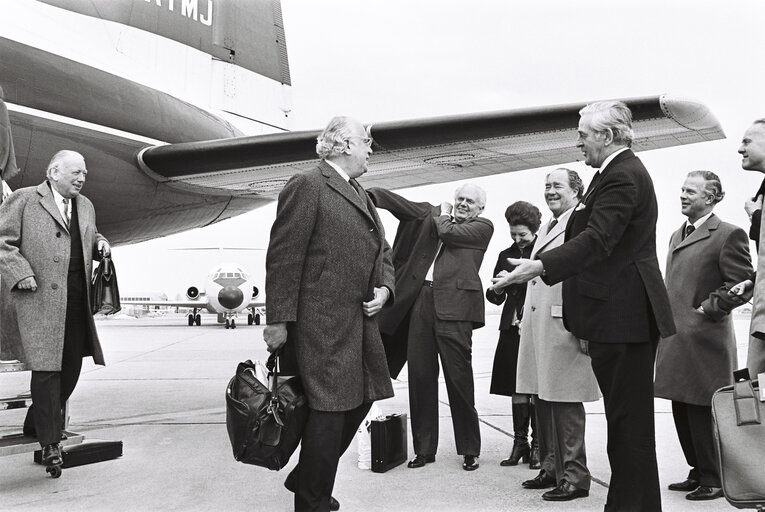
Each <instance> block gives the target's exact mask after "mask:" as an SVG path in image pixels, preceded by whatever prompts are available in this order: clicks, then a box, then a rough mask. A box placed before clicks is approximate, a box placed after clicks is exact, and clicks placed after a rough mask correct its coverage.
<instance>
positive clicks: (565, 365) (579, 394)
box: [516, 210, 600, 402]
mask: <svg viewBox="0 0 765 512" xmlns="http://www.w3.org/2000/svg"><path fill="white" fill-rule="evenodd" d="M570 216H571V210H569V211H567V212H565V213H563V214H562V215H561V216H560V218H559V219H558V222H557V223H556V225H555V226H553V228H552V229H551V230H550V231H549V232H548V229H549V223H547V224H545V225H544V226H542V229H540V230H539V233H538V234H537V241H536V243H535V244H534V248H533V249H532V251H531V259H534V258H536V257H537V255H538V254H540V253H544V251H548V250H550V249H554V248H555V247H558V246H559V245H561V244H562V243H563V239H564V237H565V232H566V223H567V222H568V219H569V217H570ZM526 286H527V290H526V302H525V304H524V305H523V319H522V321H521V345H520V348H519V349H518V370H517V381H516V391H517V392H518V393H525V394H532V395H539V398H541V399H542V400H546V401H548V402H591V401H594V400H597V399H598V398H600V390H599V388H598V382H597V380H596V379H595V373H594V372H593V371H592V365H591V364H590V358H589V357H587V356H586V355H585V354H584V353H583V352H582V351H581V349H580V348H579V339H577V337H576V336H574V335H573V334H571V333H570V332H569V331H567V330H566V328H565V327H564V326H563V285H562V284H561V283H556V284H554V285H552V286H548V285H546V284H545V283H544V282H543V281H542V279H540V278H539V277H535V278H534V279H532V280H531V281H529V282H528V283H527V284H526Z"/></svg>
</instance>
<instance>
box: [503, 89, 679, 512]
mask: <svg viewBox="0 0 765 512" xmlns="http://www.w3.org/2000/svg"><path fill="white" fill-rule="evenodd" d="M579 115H580V116H581V118H580V120H579V130H578V132H579V135H578V138H577V147H578V148H579V149H581V151H582V152H583V153H584V158H585V163H586V164H587V165H589V166H590V167H594V168H597V169H599V171H598V172H597V173H596V174H595V177H594V178H593V179H592V182H591V183H590V187H589V189H588V190H587V193H586V194H585V195H584V197H583V198H582V201H581V202H580V203H579V205H577V207H576V208H575V209H574V212H573V213H572V214H571V219H570V221H569V223H568V226H567V228H566V242H565V243H564V244H563V245H561V246H560V247H557V248H555V249H552V250H550V251H547V252H544V253H542V254H539V255H538V259H535V260H517V261H516V263H517V264H518V266H517V267H516V268H515V270H513V272H511V273H510V274H508V275H507V276H505V277H503V278H499V279H494V280H493V281H495V286H497V285H499V286H506V285H508V284H511V283H517V282H526V281H528V280H530V279H532V278H534V277H537V276H540V275H541V276H542V279H543V280H544V281H545V282H546V283H547V284H554V283H558V282H560V281H563V321H564V325H565V326H566V328H567V329H568V330H570V331H571V332H572V333H573V334H574V335H575V336H576V337H577V338H579V339H580V344H581V346H582V350H584V351H585V352H588V353H589V355H590V357H591V360H592V368H593V371H594V372H595V377H596V378H597V380H598V384H599V386H600V389H601V391H602V392H603V400H604V403H605V409H606V420H607V422H608V458H609V462H610V464H611V482H610V485H609V489H608V499H607V501H606V506H605V510H606V512H610V511H619V512H628V511H645V512H658V511H660V510H661V495H660V491H659V477H658V469H657V465H656V439H655V429H654V406H653V363H654V357H655V353H656V345H657V343H658V340H659V336H660V335H661V336H662V337H667V336H670V335H672V334H674V332H675V325H674V321H673V319H672V310H671V309H670V304H669V299H668V297H667V290H666V288H665V287H664V281H663V279H662V276H661V271H660V270H659V263H658V260H657V257H656V219H657V211H658V208H657V204H656V195H655V193H654V188H653V182H652V181H651V177H650V176H649V174H648V171H647V170H646V168H645V167H644V166H643V164H642V162H641V161H640V160H639V159H638V158H637V157H636V156H635V154H634V153H633V152H632V151H631V150H630V149H629V148H630V145H631V144H632V137H633V133H632V113H631V112H630V110H629V108H628V107H627V106H626V105H625V104H623V103H621V102H615V101H606V102H598V103H593V104H590V105H587V106H586V107H584V108H583V109H582V110H581V111H580V112H579Z"/></svg>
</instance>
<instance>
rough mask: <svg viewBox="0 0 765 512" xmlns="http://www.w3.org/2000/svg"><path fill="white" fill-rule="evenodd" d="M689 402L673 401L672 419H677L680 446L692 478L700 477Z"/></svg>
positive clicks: (689, 476) (676, 426) (676, 428)
mask: <svg viewBox="0 0 765 512" xmlns="http://www.w3.org/2000/svg"><path fill="white" fill-rule="evenodd" d="M687 405H688V404H685V403H683V402H676V401H674V400H673V401H672V419H673V420H674V421H675V431H677V439H678V441H680V448H682V449H683V455H684V456H685V462H686V463H688V465H689V466H690V467H691V469H690V471H689V472H688V478H690V479H691V480H698V479H699V470H698V466H699V464H698V460H697V459H696V450H695V449H694V447H693V436H692V434H691V425H690V420H689V417H688V407H687Z"/></svg>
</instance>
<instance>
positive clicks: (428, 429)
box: [407, 285, 481, 456]
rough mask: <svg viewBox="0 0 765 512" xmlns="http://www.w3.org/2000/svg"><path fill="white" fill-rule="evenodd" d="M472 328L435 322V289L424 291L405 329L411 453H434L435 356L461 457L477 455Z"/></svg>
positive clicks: (415, 304) (436, 419) (447, 322)
mask: <svg viewBox="0 0 765 512" xmlns="http://www.w3.org/2000/svg"><path fill="white" fill-rule="evenodd" d="M472 332H473V324H472V322H465V321H444V320H438V318H436V312H435V306H434V303H433V288H431V287H430V286H428V285H425V286H423V287H422V290H421V291H420V294H419V296H418V297H417V299H416V300H415V302H414V306H412V316H411V322H410V325H409V347H408V349H407V357H408V361H409V363H408V364H409V410H410V411H411V414H412V439H413V444H414V451H415V453H416V454H419V455H435V454H436V451H437V450H438V356H439V355H440V356H441V365H442V366H443V369H444V380H445V381H446V390H447V392H448V395H449V407H450V409H451V413H452V424H453V426H454V442H455V444H456V446H457V453H458V454H459V455H476V456H478V455H480V454H481V432H480V429H479V424H478V413H477V411H476V409H475V392H474V384H473V366H472V341H471V340H472V338H471V337H472Z"/></svg>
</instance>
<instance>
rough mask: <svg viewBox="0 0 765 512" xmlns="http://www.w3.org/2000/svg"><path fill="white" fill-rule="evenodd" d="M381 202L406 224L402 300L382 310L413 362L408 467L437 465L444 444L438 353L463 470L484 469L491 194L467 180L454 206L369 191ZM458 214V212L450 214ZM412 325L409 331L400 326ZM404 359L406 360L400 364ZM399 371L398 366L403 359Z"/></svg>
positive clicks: (399, 275)
mask: <svg viewBox="0 0 765 512" xmlns="http://www.w3.org/2000/svg"><path fill="white" fill-rule="evenodd" d="M369 195H370V196H371V197H372V200H373V201H374V203H375V205H376V206H377V207H378V208H382V209H385V210H388V211H389V212H391V213H392V214H393V215H394V216H395V217H396V218H397V219H398V220H399V221H400V223H401V224H400V227H399V231H398V232H397V235H396V241H395V243H394V247H393V252H394V258H393V261H394V265H395V267H396V290H397V291H396V293H397V298H396V303H395V304H393V306H392V307H390V308H386V309H385V310H384V311H383V314H382V315H381V316H382V319H381V328H382V329H383V332H384V333H385V334H387V335H394V334H396V333H397V335H396V336H394V337H393V338H391V340H392V341H394V342H397V343H398V344H399V345H398V346H396V345H395V343H394V344H393V345H388V346H386V350H390V351H393V352H395V351H398V352H399V353H401V352H402V351H403V349H402V345H403V346H404V347H406V349H405V350H406V354H407V359H408V362H409V408H410V411H411V415H412V438H413V442H414V452H415V454H416V456H415V458H414V459H412V460H411V461H410V462H409V465H408V466H409V467H410V468H420V467H423V466H424V465H425V464H427V463H430V462H435V460H436V451H437V449H438V373H439V367H438V358H439V356H440V357H441V365H442V366H443V368H444V379H445V380H446V390H447V392H448V394H449V407H450V409H451V413H452V424H453V426H454V441H455V444H456V445H457V453H458V454H459V455H462V456H463V458H464V459H463V464H462V468H463V469H465V470H466V471H472V470H475V469H477V468H478V456H479V455H480V453H481V432H480V429H479V423H478V413H477V412H476V409H475V393H474V383H473V363H472V345H473V341H472V335H473V329H477V328H479V327H481V326H483V325H484V299H483V287H482V285H481V278H480V277H479V276H478V270H479V268H480V267H481V262H482V261H483V256H484V253H485V252H486V248H487V247H488V245H489V240H491V236H492V234H493V233H494V226H493V225H492V223H491V221H490V220H488V219H484V218H482V217H479V215H480V214H481V212H482V211H483V209H484V206H485V205H486V193H485V192H484V191H483V189H481V188H480V187H478V186H477V185H474V184H471V183H468V184H465V185H462V186H461V187H459V188H458V189H457V190H456V191H455V193H454V207H453V208H452V205H451V204H450V203H448V202H443V203H441V206H434V205H431V204H429V203H415V202H413V201H409V200H408V199H405V198H403V197H402V196H400V195H398V194H395V193H393V192H389V191H387V190H384V189H380V188H374V189H370V190H369ZM452 214H453V215H452ZM407 323H408V329H407V331H406V334H404V333H403V332H402V330H401V326H402V324H403V325H406V324H407ZM399 364H400V363H399ZM396 367H397V368H400V366H398V364H397V365H396Z"/></svg>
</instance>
